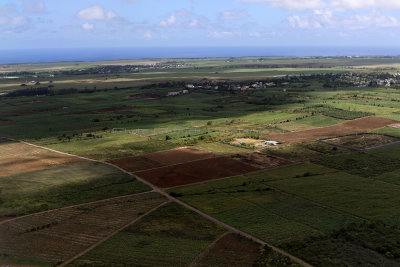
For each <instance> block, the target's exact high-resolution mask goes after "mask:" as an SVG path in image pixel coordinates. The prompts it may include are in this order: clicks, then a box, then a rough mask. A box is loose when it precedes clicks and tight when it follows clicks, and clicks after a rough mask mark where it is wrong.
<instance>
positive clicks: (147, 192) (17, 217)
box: [0, 190, 155, 225]
mask: <svg viewBox="0 0 400 267" xmlns="http://www.w3.org/2000/svg"><path fill="white" fill-rule="evenodd" d="M152 192H155V191H154V190H150V191H146V192H140V193H136V194H130V195H124V196H117V197H110V198H105V199H99V200H95V201H91V202H85V203H81V204H76V205H70V206H65V207H61V208H56V209H50V210H44V211H39V212H35V213H30V214H26V215H22V216H16V217H14V218H10V219H6V220H4V221H1V222H0V225H1V224H4V223H6V222H10V221H14V220H17V219H21V218H24V217H28V216H31V215H38V214H43V213H48V212H53V211H58V210H63V209H68V208H76V207H80V206H84V205H88V204H96V203H101V202H106V201H109V200H116V199H122V198H129V197H133V196H138V195H144V194H149V193H152Z"/></svg>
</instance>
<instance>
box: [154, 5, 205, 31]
mask: <svg viewBox="0 0 400 267" xmlns="http://www.w3.org/2000/svg"><path fill="white" fill-rule="evenodd" d="M157 26H158V27H162V28H167V27H169V28H172V27H173V28H182V29H194V28H209V27H210V22H209V20H208V19H207V18H206V17H204V16H201V15H197V14H194V13H192V12H190V11H187V10H186V9H180V10H178V11H176V12H174V13H172V14H169V16H168V17H167V18H166V19H163V20H161V21H159V22H158V23H157Z"/></svg>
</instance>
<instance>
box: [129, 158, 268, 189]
mask: <svg viewBox="0 0 400 267" xmlns="http://www.w3.org/2000/svg"><path fill="white" fill-rule="evenodd" d="M257 170H260V169H259V168H256V167H254V166H251V165H249V164H246V163H243V162H240V161H238V160H234V159H231V158H227V157H217V158H209V159H202V160H197V161H192V162H187V163H182V164H177V165H172V166H167V167H162V168H158V169H153V170H148V171H140V172H136V173H135V174H136V175H137V176H139V177H141V178H143V179H145V180H146V181H148V182H150V183H152V184H154V185H156V186H159V187H162V188H168V187H174V186H178V185H186V184H192V183H197V182H202V181H207V180H212V179H218V178H224V177H229V176H235V175H239V174H244V173H248V172H252V171H257Z"/></svg>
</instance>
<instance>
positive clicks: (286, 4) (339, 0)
mask: <svg viewBox="0 0 400 267" xmlns="http://www.w3.org/2000/svg"><path fill="white" fill-rule="evenodd" d="M238 1H240V2H252V3H266V4H269V6H271V7H275V8H285V9H289V10H293V9H317V8H327V7H330V8H334V9H339V10H347V9H400V0H238Z"/></svg>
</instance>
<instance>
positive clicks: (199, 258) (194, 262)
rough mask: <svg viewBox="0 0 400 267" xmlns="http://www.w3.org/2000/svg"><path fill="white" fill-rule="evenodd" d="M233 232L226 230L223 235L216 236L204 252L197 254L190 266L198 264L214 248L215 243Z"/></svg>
mask: <svg viewBox="0 0 400 267" xmlns="http://www.w3.org/2000/svg"><path fill="white" fill-rule="evenodd" d="M229 234H232V233H231V232H226V233H224V234H222V235H220V236H219V237H218V238H216V239H215V240H214V241H213V242H212V243H211V244H209V245H208V246H207V247H206V248H205V249H204V250H203V251H202V252H200V253H199V255H197V256H196V258H194V260H193V261H192V262H191V263H190V265H189V267H194V266H196V264H197V262H198V261H199V260H201V259H202V258H203V257H204V256H205V255H207V253H208V252H209V251H210V250H211V249H212V248H213V246H214V245H215V244H217V243H218V241H220V240H221V239H222V238H223V237H225V236H227V235H229Z"/></svg>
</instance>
